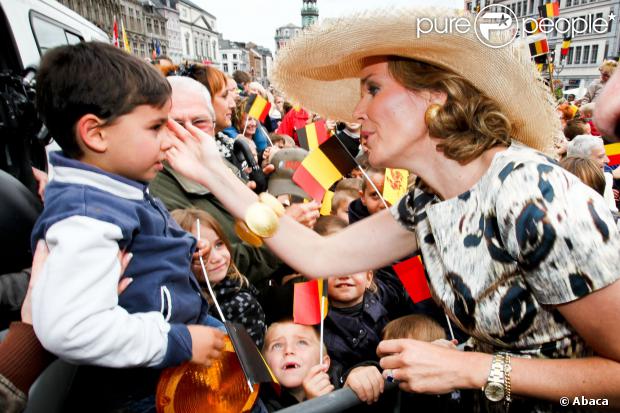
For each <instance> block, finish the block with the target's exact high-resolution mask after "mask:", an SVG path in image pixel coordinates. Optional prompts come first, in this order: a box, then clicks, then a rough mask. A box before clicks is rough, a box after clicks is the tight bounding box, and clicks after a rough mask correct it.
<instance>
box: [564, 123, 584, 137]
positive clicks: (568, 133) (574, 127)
mask: <svg viewBox="0 0 620 413" xmlns="http://www.w3.org/2000/svg"><path fill="white" fill-rule="evenodd" d="M586 125H587V124H586V121H585V120H583V119H571V120H569V121H568V122H566V126H564V136H565V137H566V139H567V140H569V141H572V140H573V138H574V137H575V136H577V135H584V134H585V133H586Z"/></svg>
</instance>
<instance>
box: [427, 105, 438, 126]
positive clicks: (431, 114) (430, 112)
mask: <svg viewBox="0 0 620 413" xmlns="http://www.w3.org/2000/svg"><path fill="white" fill-rule="evenodd" d="M440 110H441V105H440V104H438V103H431V104H430V105H429V106H428V108H426V112H425V113H424V122H425V123H426V126H429V125H430V124H431V122H433V121H434V120H435V118H436V117H437V113H438V112H439V111H440Z"/></svg>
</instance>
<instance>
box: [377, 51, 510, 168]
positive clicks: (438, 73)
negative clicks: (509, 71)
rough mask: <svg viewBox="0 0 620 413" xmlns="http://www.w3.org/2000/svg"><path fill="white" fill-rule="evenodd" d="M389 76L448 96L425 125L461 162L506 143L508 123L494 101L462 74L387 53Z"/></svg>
mask: <svg viewBox="0 0 620 413" xmlns="http://www.w3.org/2000/svg"><path fill="white" fill-rule="evenodd" d="M388 70H389V72H390V74H391V76H392V77H393V78H394V79H395V80H396V81H397V82H399V83H400V84H401V85H403V86H404V87H405V88H407V89H409V90H412V91H422V90H431V91H437V92H443V93H445V94H446V95H447V99H446V103H445V104H444V105H442V106H441V109H440V110H439V111H438V112H437V116H435V117H434V119H433V120H432V121H431V122H430V124H429V125H427V126H428V129H429V133H430V135H431V136H432V137H435V138H440V139H442V142H441V143H440V144H439V145H437V148H438V149H439V150H441V151H442V152H443V154H444V155H445V156H446V158H448V159H453V160H455V161H457V162H459V163H461V164H466V163H468V162H469V161H471V160H473V159H475V158H477V157H478V156H480V155H481V154H482V153H483V152H484V151H486V150H488V149H491V148H493V147H496V146H509V145H510V143H511V124H510V121H509V120H508V117H507V116H506V115H504V113H502V111H501V110H500V108H499V106H498V105H497V103H496V102H495V101H494V100H493V99H491V98H489V97H488V96H486V95H484V94H483V93H481V92H480V91H478V90H477V89H476V88H475V87H474V86H473V85H472V84H471V83H469V82H468V81H467V80H465V79H464V78H463V77H461V76H459V75H457V74H455V73H452V72H450V71H448V70H445V69H440V68H438V67H436V66H433V65H431V64H428V63H424V62H420V61H417V60H413V59H408V58H404V57H399V56H390V57H389V59H388Z"/></svg>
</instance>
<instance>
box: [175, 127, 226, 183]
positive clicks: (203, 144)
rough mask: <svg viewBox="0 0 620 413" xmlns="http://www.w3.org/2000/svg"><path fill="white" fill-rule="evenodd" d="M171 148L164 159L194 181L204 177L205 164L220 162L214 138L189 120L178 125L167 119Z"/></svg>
mask: <svg viewBox="0 0 620 413" xmlns="http://www.w3.org/2000/svg"><path fill="white" fill-rule="evenodd" d="M168 129H169V130H170V132H171V135H172V136H171V138H170V140H171V148H170V149H168V150H167V151H166V160H167V161H168V162H169V163H170V165H171V166H172V168H173V169H174V170H175V171H177V172H179V173H181V174H183V175H185V176H186V177H187V178H189V179H192V180H194V181H199V180H200V178H201V177H202V178H204V176H205V173H206V167H207V165H214V164H216V163H222V158H221V156H220V153H219V151H218V149H217V145H216V144H215V139H214V138H213V137H211V136H209V135H208V134H206V133H205V132H203V131H202V130H200V129H198V128H197V127H195V126H194V125H192V124H191V123H189V122H186V123H185V124H184V125H180V124H179V123H177V122H175V121H174V120H172V119H169V120H168Z"/></svg>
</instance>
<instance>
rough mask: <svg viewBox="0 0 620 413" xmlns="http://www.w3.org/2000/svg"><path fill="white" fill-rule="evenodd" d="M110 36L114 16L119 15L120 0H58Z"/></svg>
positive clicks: (118, 17)
mask: <svg viewBox="0 0 620 413" xmlns="http://www.w3.org/2000/svg"><path fill="white" fill-rule="evenodd" d="M58 2H59V3H60V4H62V5H64V6H66V7H68V8H70V9H71V10H73V11H74V12H76V13H77V14H79V15H81V16H82V17H84V18H85V19H86V20H89V21H90V22H92V23H93V24H95V25H96V26H97V27H99V28H100V29H101V30H103V31H104V32H106V33H107V34H108V36H110V38H111V37H112V29H113V27H114V17H115V16H116V18H117V19H120V17H121V1H120V0H58Z"/></svg>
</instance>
